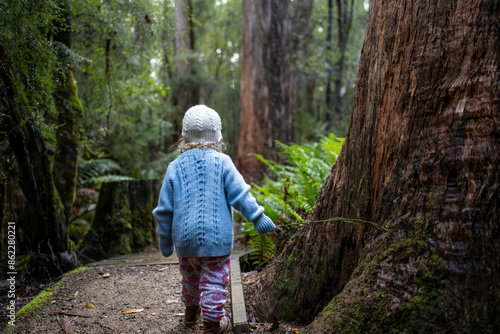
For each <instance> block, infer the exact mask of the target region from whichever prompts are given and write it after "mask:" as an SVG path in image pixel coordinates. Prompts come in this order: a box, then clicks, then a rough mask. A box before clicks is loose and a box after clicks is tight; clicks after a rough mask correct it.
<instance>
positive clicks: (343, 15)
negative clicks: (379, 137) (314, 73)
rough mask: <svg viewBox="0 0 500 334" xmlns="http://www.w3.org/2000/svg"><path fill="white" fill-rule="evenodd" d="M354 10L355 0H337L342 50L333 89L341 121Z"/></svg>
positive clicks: (337, 115)
mask: <svg viewBox="0 0 500 334" xmlns="http://www.w3.org/2000/svg"><path fill="white" fill-rule="evenodd" d="M353 10H354V0H351V1H350V5H349V0H337V27H338V37H337V45H338V48H339V52H340V57H339V59H338V60H337V61H336V62H335V65H334V69H335V79H334V85H335V89H334V90H333V97H332V102H333V107H334V108H333V111H334V113H335V117H334V118H335V120H336V121H337V122H341V121H342V119H343V116H344V115H343V112H344V111H343V105H344V104H343V98H342V96H343V93H342V88H343V86H344V78H343V77H344V65H345V53H346V49H347V38H348V37H349V31H350V30H351V26H352V15H353Z"/></svg>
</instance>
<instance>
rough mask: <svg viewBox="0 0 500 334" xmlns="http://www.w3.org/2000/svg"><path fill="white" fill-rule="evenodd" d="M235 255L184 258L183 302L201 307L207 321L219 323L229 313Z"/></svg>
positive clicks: (181, 264)
mask: <svg viewBox="0 0 500 334" xmlns="http://www.w3.org/2000/svg"><path fill="white" fill-rule="evenodd" d="M230 263H231V255H227V256H218V257H181V258H180V259H179V267H180V271H181V274H182V297H181V299H182V301H183V302H184V305H185V306H192V305H201V310H202V312H203V319H204V320H208V321H213V322H218V321H219V320H220V318H222V317H223V316H224V315H225V314H226V311H225V310H224V304H225V303H226V301H227V290H226V287H227V284H228V282H229V267H230Z"/></svg>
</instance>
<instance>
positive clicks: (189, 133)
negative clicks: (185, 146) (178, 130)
mask: <svg viewBox="0 0 500 334" xmlns="http://www.w3.org/2000/svg"><path fill="white" fill-rule="evenodd" d="M221 130H222V123H221V121H220V117H219V114H217V112H216V111H215V110H213V109H210V108H209V107H207V106H205V105H201V104H200V105H197V106H194V107H191V108H189V110H188V111H186V114H185V115H184V119H183V120H182V137H183V138H184V139H185V140H186V141H188V142H194V141H201V142H219V141H220V140H221V139H222V134H221Z"/></svg>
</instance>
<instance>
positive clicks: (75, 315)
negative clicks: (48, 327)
mask: <svg viewBox="0 0 500 334" xmlns="http://www.w3.org/2000/svg"><path fill="white" fill-rule="evenodd" d="M52 314H63V315H71V316H74V317H82V318H90V315H83V314H76V313H70V312H64V311H56V312H52Z"/></svg>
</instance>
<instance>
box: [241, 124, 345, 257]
mask: <svg viewBox="0 0 500 334" xmlns="http://www.w3.org/2000/svg"><path fill="white" fill-rule="evenodd" d="M343 142H344V139H343V138H336V137H335V136H334V135H333V134H330V136H328V137H324V138H321V140H320V141H319V142H314V143H310V144H305V145H296V144H292V145H290V146H288V145H285V144H283V143H280V142H277V145H278V147H280V148H281V152H280V155H281V158H282V160H283V163H278V162H276V161H272V160H267V159H265V158H263V157H262V156H260V155H257V157H258V158H259V160H260V161H261V162H262V163H264V164H265V165H266V166H267V167H268V169H269V171H270V173H271V174H272V177H271V178H265V179H264V180H263V183H262V185H260V186H259V185H253V187H252V190H251V192H252V194H253V195H254V197H255V198H256V199H257V202H258V203H259V204H260V205H262V206H263V207H264V212H265V214H266V215H267V216H269V218H271V219H272V220H273V221H274V222H280V224H279V225H278V229H280V230H281V231H282V232H285V233H287V234H288V236H290V235H291V234H292V233H293V232H295V230H296V229H297V226H298V224H300V223H304V222H305V221H304V219H305V217H306V216H307V214H308V213H309V212H310V211H311V209H312V208H313V206H314V204H315V202H316V200H317V198H318V195H319V191H320V189H321V186H322V185H323V183H324V182H325V180H326V178H327V176H328V175H329V173H330V170H331V168H332V166H333V164H334V163H335V161H336V159H337V156H338V155H339V153H340V149H341V148H342V144H343ZM245 228H246V231H245V234H246V235H247V236H248V237H249V238H250V241H249V243H248V245H249V246H250V248H251V249H253V250H254V252H252V253H251V255H250V257H251V261H252V264H254V265H256V264H258V265H262V264H264V263H266V262H268V261H269V260H270V259H271V258H272V257H274V255H275V254H276V247H275V245H274V244H273V243H272V241H271V240H270V239H269V238H268V237H267V236H260V235H259V234H258V233H257V231H255V229H254V228H253V225H252V224H248V223H246V224H245Z"/></svg>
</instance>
